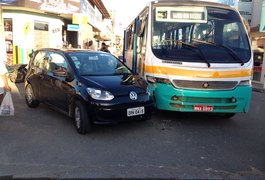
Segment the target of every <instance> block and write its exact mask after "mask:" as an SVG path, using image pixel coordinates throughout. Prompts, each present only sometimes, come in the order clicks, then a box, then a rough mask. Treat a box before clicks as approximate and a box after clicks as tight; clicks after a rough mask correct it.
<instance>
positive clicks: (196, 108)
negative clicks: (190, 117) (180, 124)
mask: <svg viewBox="0 0 265 180" xmlns="http://www.w3.org/2000/svg"><path fill="white" fill-rule="evenodd" d="M194 111H205V112H211V111H213V106H205V105H195V106H194Z"/></svg>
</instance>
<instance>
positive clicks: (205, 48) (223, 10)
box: [123, 0, 253, 117]
mask: <svg viewBox="0 0 265 180" xmlns="http://www.w3.org/2000/svg"><path fill="white" fill-rule="evenodd" d="M123 57H124V61H125V62H126V64H127V65H128V66H129V67H130V68H131V69H132V70H133V71H134V72H135V73H138V74H139V75H141V76H142V77H144V78H145V79H146V80H147V81H148V83H149V88H150V89H149V90H150V91H151V94H152V96H153V98H154V100H155V102H156V108H157V109H160V110H170V111H181V112H213V113H219V114H220V115H222V116H225V117H232V116H233V115H235V113H240V112H247V111H248V110H249V106H250V101H251V94H252V86H251V79H252V73H253V71H252V68H253V55H252V50H251V45H250V41H249V37H248V33H247V30H246V27H245V25H244V22H243V19H242V17H241V16H240V14H239V12H238V11H237V10H236V9H234V8H233V7H230V6H228V5H224V4H219V3H213V2H206V1H205V2H204V1H191V0H171V1H162V0H161V1H151V2H150V3H149V4H148V5H147V6H146V7H145V8H144V9H143V10H142V11H141V12H140V13H139V15H138V16H137V17H136V18H135V19H134V21H133V22H132V23H131V24H130V25H129V26H128V27H127V28H126V30H125V32H124V51H123Z"/></svg>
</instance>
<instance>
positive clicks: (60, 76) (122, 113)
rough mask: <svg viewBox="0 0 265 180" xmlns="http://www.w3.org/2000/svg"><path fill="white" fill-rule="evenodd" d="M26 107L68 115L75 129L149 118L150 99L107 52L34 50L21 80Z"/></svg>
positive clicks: (144, 85)
mask: <svg viewBox="0 0 265 180" xmlns="http://www.w3.org/2000/svg"><path fill="white" fill-rule="evenodd" d="M25 98H26V103H27V105H28V106H29V107H31V108H35V107H37V106H38V105H39V103H45V104H48V105H49V106H51V107H53V108H55V109H57V110H59V111H61V112H63V113H65V114H67V115H68V116H70V117H73V119H74V122H75V126H76V129H77V131H78V132H79V133H81V134H86V133H88V132H89V131H90V129H91V125H92V124H93V123H96V124H112V123H117V122H121V121H128V120H145V119H150V118H151V114H152V110H153V101H152V97H150V93H149V90H148V86H147V83H146V81H145V80H144V79H143V78H141V77H139V76H138V75H137V74H133V73H132V71H131V70H130V69H129V68H128V67H127V66H126V65H124V64H123V63H122V62H121V61H120V60H119V59H117V58H116V57H115V56H113V55H111V54H110V53H105V52H100V51H89V50H69V49H67V50H63V49H40V50H37V51H35V52H34V54H33V56H32V58H31V60H30V62H29V68H28V71H27V75H26V80H25Z"/></svg>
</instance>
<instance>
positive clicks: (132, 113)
mask: <svg viewBox="0 0 265 180" xmlns="http://www.w3.org/2000/svg"><path fill="white" fill-rule="evenodd" d="M141 114H144V107H137V108H129V109H127V116H128V117H130V116H136V115H141Z"/></svg>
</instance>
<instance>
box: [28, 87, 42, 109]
mask: <svg viewBox="0 0 265 180" xmlns="http://www.w3.org/2000/svg"><path fill="white" fill-rule="evenodd" d="M25 91H26V94H25V97H26V102H27V105H28V106H29V107H31V108H35V107H38V105H39V101H38V100H37V99H36V96H35V94H34V92H33V89H32V86H31V84H28V85H27V86H26V89H25Z"/></svg>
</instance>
